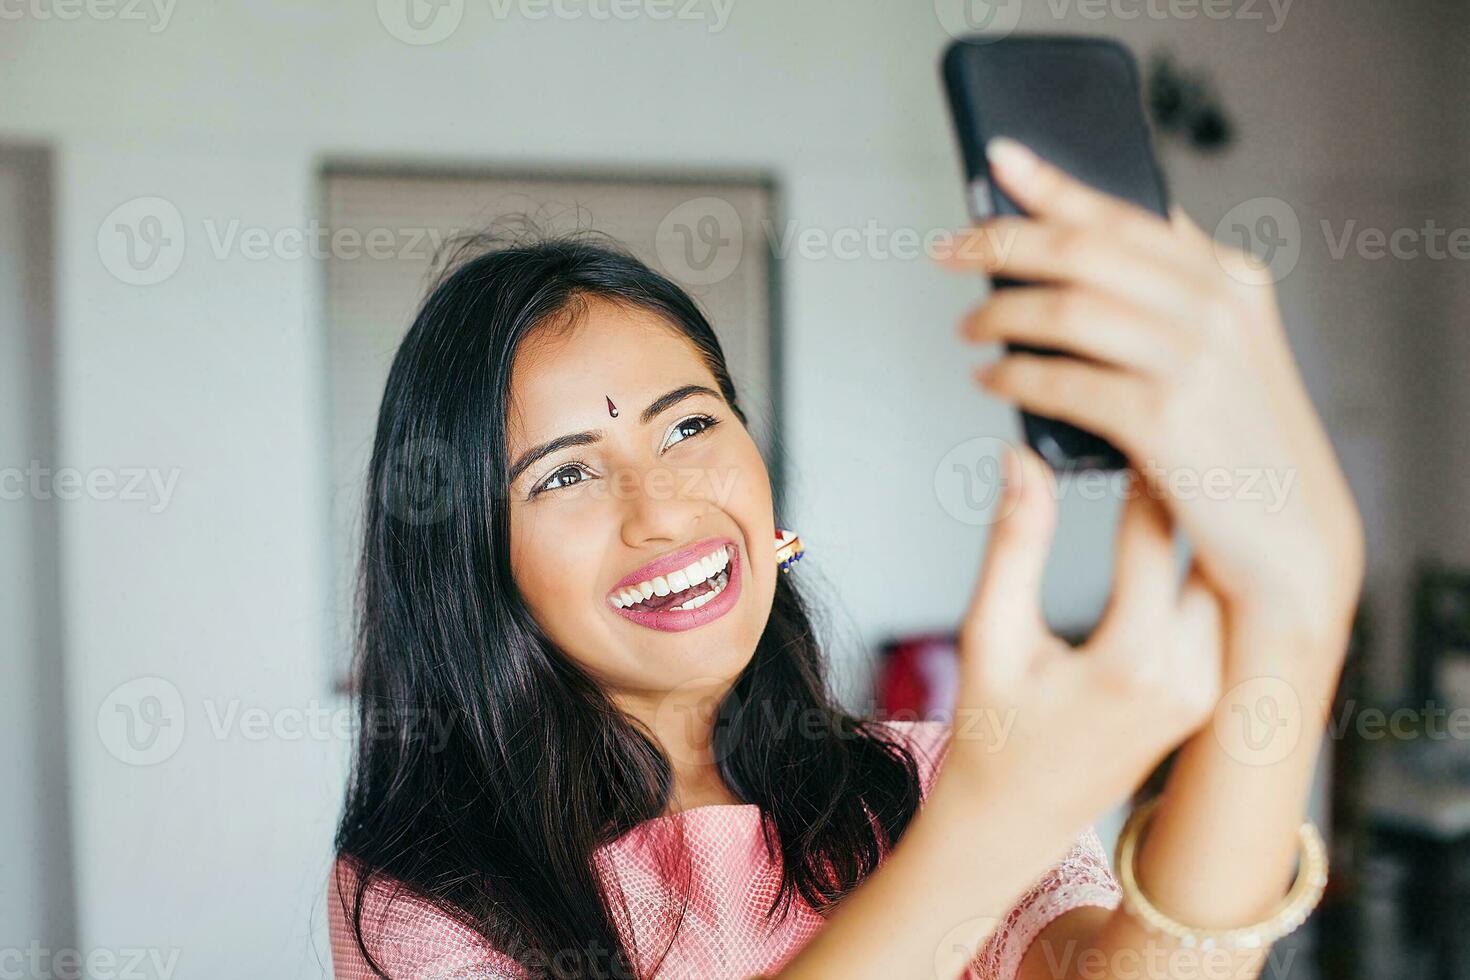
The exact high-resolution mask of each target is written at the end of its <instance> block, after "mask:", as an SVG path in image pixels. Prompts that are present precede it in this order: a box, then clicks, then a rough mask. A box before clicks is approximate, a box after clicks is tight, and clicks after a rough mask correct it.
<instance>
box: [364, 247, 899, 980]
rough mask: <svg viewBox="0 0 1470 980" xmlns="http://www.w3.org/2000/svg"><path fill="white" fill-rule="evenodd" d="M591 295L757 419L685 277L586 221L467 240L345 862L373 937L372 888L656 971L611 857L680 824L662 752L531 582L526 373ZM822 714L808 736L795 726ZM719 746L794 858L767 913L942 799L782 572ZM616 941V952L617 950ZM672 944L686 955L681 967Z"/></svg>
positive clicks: (393, 490) (437, 347) (403, 496)
mask: <svg viewBox="0 0 1470 980" xmlns="http://www.w3.org/2000/svg"><path fill="white" fill-rule="evenodd" d="M588 297H600V298H604V299H608V300H612V301H614V302H618V303H623V304H630V305H632V306H635V307H638V308H642V309H644V310H648V311H651V312H654V313H657V314H660V315H662V317H664V318H665V319H666V320H667V321H668V322H669V324H670V325H671V326H673V327H675V328H677V329H679V330H681V331H682V332H683V333H684V334H685V335H687V336H688V338H689V341H690V343H692V344H693V345H694V348H695V350H696V351H697V352H698V354H699V355H700V357H701V358H702V359H703V361H704V362H705V363H706V364H707V365H708V366H709V368H710V370H711V372H712V373H713V374H714V377H715V379H716V381H717V382H718V385H719V389H720V392H721V393H722V394H723V396H724V398H725V401H726V402H727V403H728V404H729V407H730V410H731V411H732V412H733V413H734V414H735V415H736V416H737V417H738V418H739V419H740V421H741V423H742V424H745V423H746V417H745V414H744V412H743V411H742V410H741V409H740V407H739V404H738V401H737V399H736V394H735V389H734V385H733V384H732V382H731V379H730V374H729V371H728V369H727V367H726V364H725V358H724V353H723V351H722V350H721V348H720V343H719V341H718V340H717V339H716V337H715V333H714V331H713V330H712V329H711V327H710V325H709V322H708V321H707V320H706V318H705V317H704V315H703V314H702V313H701V312H700V309H699V307H698V306H697V305H696V304H695V302H694V301H693V300H692V299H691V298H690V297H689V296H688V294H686V293H685V292H684V290H682V289H681V288H680V287H679V286H677V285H676V284H674V283H673V282H671V281H670V280H669V279H667V278H666V277H664V276H662V275H660V274H659V273H657V272H655V271H653V270H652V269H650V268H648V267H647V266H646V265H644V264H643V263H642V262H640V261H639V260H638V259H637V258H636V257H634V256H633V255H631V254H630V253H629V252H627V251H626V250H625V249H623V248H622V247H620V246H618V245H616V243H613V242H610V241H607V240H605V239H601V238H595V237H593V236H590V235H588V234H586V233H582V234H575V235H562V236H556V237H545V236H536V237H533V238H524V237H523V238H520V239H516V240H510V241H501V240H496V239H490V238H486V237H485V236H480V237H478V238H471V239H469V240H466V241H464V242H463V243H461V246H460V247H459V249H458V250H457V251H456V252H455V253H454V255H453V256H452V257H451V261H450V262H449V263H448V264H447V265H446V267H445V269H444V271H443V272H442V274H441V276H440V278H439V279H438V281H437V284H436V285H435V286H434V287H433V288H432V290H431V291H430V293H429V295H428V297H427V299H426V300H425V301H424V303H423V305H422V307H421V309H420V310H419V312H418V315H417V317H416V318H415V320H414V322H413V325H412V327H411V328H410V329H409V331H408V334H407V336H406V337H405V338H404V340H403V343H402V345H401V346H400V347H399V349H398V352H397V354H396V356H395V357H394V360H393V364H392V368H391V370H390V372H389V375H388V381H387V386H386V388H385V390H384V392H383V400H382V405H381V408H380V410H379V413H378V423H377V430H376V435H375V438H374V443H373V451H372V460H371V464H370V467H369V472H368V482H367V493H366V499H365V509H364V525H363V530H364V536H363V550H362V555H361V564H360V566H359V572H358V583H357V594H356V616H357V630H356V637H355V640H356V650H355V657H354V661H355V663H354V675H353V676H354V684H355V693H356V696H357V698H358V721H359V726H360V727H359V734H358V739H357V746H356V751H355V756H354V762H353V771H352V775H351V779H350V782H349V786H348V790H347V800H346V806H345V809H344V812H343V815H342V820H341V823H340V825H339V827H338V830H337V836H336V847H337V850H338V853H339V854H340V855H341V856H342V858H343V859H344V864H348V865H350V866H351V867H353V868H354V869H355V871H356V874H357V878H356V885H355V887H354V888H352V889H348V891H349V892H350V894H348V895H344V902H345V903H346V905H347V908H346V911H347V914H348V918H349V921H350V923H351V926H352V930H353V933H354V936H355V938H356V940H357V945H358V947H359V949H360V950H361V951H362V953H363V955H364V956H365V957H366V959H367V961H368V962H369V964H371V965H372V966H373V967H374V969H376V970H377V971H378V973H379V975H381V976H386V974H384V973H382V971H381V968H379V966H378V964H377V963H375V962H374V959H373V957H372V955H371V952H370V950H369V944H368V942H366V941H365V939H364V935H365V930H364V929H363V908H364V896H365V894H366V892H367V890H368V889H369V888H371V887H373V886H374V884H387V885H389V886H391V887H394V888H398V889H405V890H407V891H408V892H409V893H411V894H413V895H415V896H417V897H418V898H420V899H422V900H425V901H427V902H429V903H431V904H432V905H434V906H435V907H437V908H439V909H440V910H442V911H443V912H445V913H447V914H449V915H451V916H453V917H454V918H455V919H457V920H458V921H460V922H462V923H463V924H464V925H466V926H467V927H469V928H470V929H472V930H474V931H475V932H477V933H478V934H480V935H481V936H483V937H484V938H485V939H486V940H487V941H488V942H489V943H490V944H491V945H492V946H493V947H494V948H496V949H499V950H501V951H505V952H508V953H509V954H510V955H512V956H514V957H516V958H517V959H518V960H520V961H521V962H523V963H528V962H532V961H534V962H539V963H546V962H548V961H554V962H557V963H565V962H567V958H568V955H570V956H571V958H572V961H573V962H574V963H576V964H577V966H576V967H575V974H576V975H578V976H584V975H590V974H599V975H604V976H617V975H623V976H632V975H634V972H633V971H634V967H633V964H635V963H637V962H639V959H638V958H637V956H636V955H635V952H636V951H634V950H629V949H627V948H626V947H625V945H624V943H623V942H622V941H621V939H620V938H619V933H618V930H617V926H616V922H617V919H616V915H617V909H618V907H619V896H618V895H616V894H610V893H609V890H608V889H607V887H606V886H605V883H604V882H603V881H602V880H601V878H600V876H599V875H598V872H597V866H596V864H595V862H594V853H595V852H596V850H597V849H598V848H599V847H601V846H602V845H604V844H606V843H608V842H610V841H612V840H613V839H615V838H616V837H618V836H619V835H620V834H622V833H624V832H626V831H628V830H629V829H631V828H632V827H633V826H635V825H636V824H638V823H640V822H641V821H644V820H647V819H650V818H653V817H657V816H659V815H661V814H662V813H663V811H664V809H665V806H666V804H667V802H668V800H669V795H670V791H671V783H672V779H671V768H670V765H669V763H668V761H667V760H666V759H665V758H664V756H663V755H662V753H661V752H660V750H659V748H658V746H657V744H656V743H655V741H654V740H653V739H652V738H651V737H650V735H649V734H648V733H647V732H646V731H645V730H644V729H643V728H641V727H640V726H639V725H637V724H636V723H634V722H633V721H632V720H631V719H630V718H628V717H627V716H626V715H625V714H623V713H622V712H621V711H620V710H618V709H617V708H616V707H615V706H614V704H613V702H612V701H611V700H610V699H609V696H608V695H607V693H606V692H604V691H603V690H602V689H601V688H599V687H598V685H596V684H595V683H593V682H592V680H591V679H590V678H589V677H588V676H587V675H586V674H585V673H584V672H583V671H582V670H581V669H579V667H578V666H577V665H576V664H575V663H574V662H573V661H572V660H571V659H570V658H569V657H568V656H567V655H566V654H564V653H563V652H562V651H561V650H559V649H558V648H557V647H556V646H555V645H554V644H553V643H552V642H551V641H550V640H549V639H548V638H547V637H546V635H545V634H544V633H543V632H542V630H541V629H540V628H539V627H538V626H537V623H536V621H535V620H534V619H533V618H532V616H531V615H530V613H529V612H528V610H527V607H526V606H525V604H524V603H523V602H522V600H521V598H520V595H519V593H518V591H517V589H516V584H515V580H514V578H513V577H512V575H511V563H510V547H509V544H510V539H509V534H510V517H509V510H508V496H507V492H506V488H507V483H508V481H507V475H508V473H507V471H508V460H507V439H506V418H507V413H508V411H509V409H510V379H511V368H512V362H513V359H514V356H515V353H516V350H517V348H518V346H519V345H520V344H521V342H522V341H523V340H524V339H525V338H526V337H527V336H528V335H530V334H532V333H533V332H534V331H538V330H542V329H548V328H552V327H554V326H555V325H556V324H562V325H566V324H568V323H570V322H572V321H574V320H575V317H576V314H577V311H578V310H579V309H580V305H579V304H581V303H582V302H584V301H585V300H586V299H587V298H588ZM792 719H799V720H800V723H799V724H794V723H792ZM714 755H715V758H716V760H717V762H718V765H719V770H720V774H721V776H722V777H723V778H724V780H725V782H726V784H727V785H728V786H729V788H730V790H731V791H732V792H733V793H734V794H735V796H736V797H737V798H738V799H740V800H742V801H744V802H745V803H753V804H756V805H758V806H759V808H760V812H761V819H762V827H763V831H764V837H765V842H766V846H767V847H768V848H769V849H770V852H771V855H772V857H773V859H778V860H779V861H780V863H781V868H782V882H781V888H780V891H779V893H778V894H777V896H776V898H775V901H773V902H772V904H771V906H770V908H769V909H768V910H767V911H768V914H769V915H771V916H775V915H777V914H778V913H779V914H784V913H785V911H787V910H789V908H790V905H791V902H792V900H793V899H794V898H797V897H799V898H800V899H802V900H803V901H805V902H807V903H809V904H810V905H811V906H812V907H813V908H815V909H817V910H818V911H820V912H826V911H828V910H830V909H831V908H832V906H833V905H835V904H836V903H837V902H838V901H839V900H840V899H841V898H842V897H843V896H844V895H846V894H848V893H849V892H850V891H851V890H852V889H853V888H854V887H856V886H857V884H858V883H860V882H861V881H862V879H863V878H864V877H865V876H866V875H867V874H869V873H870V872H872V871H873V870H874V869H875V868H876V867H877V866H878V863H879V860H880V857H881V855H882V854H883V853H884V852H885V851H886V850H887V849H889V848H891V846H892V845H893V844H894V843H895V842H896V841H897V840H898V839H899V837H900V836H901V835H902V834H903V832H904V830H905V829H906V828H907V826H908V825H909V822H910V820H911V819H912V817H913V815H914V813H915V811H916V810H917V808H918V806H919V803H920V783H919V776H918V770H917V767H916V764H915V760H914V758H913V756H912V754H911V753H910V752H909V751H908V750H907V749H905V748H904V747H903V746H902V744H901V742H900V740H899V739H897V738H896V737H895V736H894V735H893V734H892V733H891V732H890V730H888V729H887V728H885V727H884V726H880V725H876V724H874V723H872V722H870V721H864V720H860V719H858V718H856V717H853V716H850V715H849V714H847V713H846V712H844V711H843V710H842V709H841V708H840V707H838V706H837V704H836V702H835V701H834V699H833V697H832V695H831V693H830V691H829V688H828V686H827V681H826V673H825V665H824V657H823V654H822V651H821V649H820V647H819V645H818V641H817V638H816V635H815V632H814V630H813V627H812V623H811V620H810V617H809V615H808V608H807V605H806V603H805V602H804V600H803V598H802V596H801V595H800V593H799V590H798V588H797V585H796V581H795V579H794V577H793V576H790V575H778V576H777V584H776V593H775V599H774V603H773V606H772V608H771V614H770V619H769V621H768V622H767V624H766V627H765V629H764V631H763V633H762V635H761V637H760V640H759V642H758V644H757V647H756V650H755V653H754V656H753V657H752V659H751V661H750V663H749V664H748V665H747V666H746V668H745V669H744V670H743V671H742V673H741V674H740V675H739V676H738V678H737V679H736V681H735V683H734V686H733V688H732V690H731V691H730V693H729V694H728V695H727V696H726V697H725V699H724V700H723V702H722V703H721V706H720V710H719V713H718V721H717V724H716V731H715V741H714ZM599 950H600V951H602V955H605V956H606V957H607V960H606V962H605V963H601V964H597V963H594V962H592V961H591V960H592V959H595V958H596V955H595V954H594V953H593V951H599ZM666 954H667V949H665V950H664V951H663V952H662V954H660V956H662V955H666Z"/></svg>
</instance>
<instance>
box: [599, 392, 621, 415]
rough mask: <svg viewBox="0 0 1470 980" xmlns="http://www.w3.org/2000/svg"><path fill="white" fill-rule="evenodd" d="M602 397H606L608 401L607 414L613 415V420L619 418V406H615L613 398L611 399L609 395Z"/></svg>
mask: <svg viewBox="0 0 1470 980" xmlns="http://www.w3.org/2000/svg"><path fill="white" fill-rule="evenodd" d="M602 397H604V398H606V399H607V414H609V415H611V416H612V417H613V418H617V417H618V406H616V405H614V404H613V400H612V398H611V397H609V396H607V395H603V396H602Z"/></svg>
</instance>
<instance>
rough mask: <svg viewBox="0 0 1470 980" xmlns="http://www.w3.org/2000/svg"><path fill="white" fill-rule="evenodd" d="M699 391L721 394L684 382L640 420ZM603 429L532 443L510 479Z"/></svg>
mask: <svg viewBox="0 0 1470 980" xmlns="http://www.w3.org/2000/svg"><path fill="white" fill-rule="evenodd" d="M695 395H710V396H712V397H715V398H720V397H721V395H720V393H719V392H718V391H715V390H714V389H713V388H710V387H709V386H707V385H680V386H679V387H678V388H675V389H674V390H673V391H669V392H665V393H664V394H662V395H659V396H658V397H657V398H655V399H654V400H653V401H651V402H649V404H648V407H647V408H645V409H644V410H643V411H642V413H640V414H639V416H638V423H639V424H640V425H647V424H648V423H649V422H652V421H653V420H654V419H656V418H658V417H659V416H660V415H662V414H663V413H664V412H666V411H668V410H669V409H670V408H671V407H673V406H674V405H677V404H678V403H679V402H681V401H683V400H684V399H686V398H693V397H694V396H695ZM603 432H604V430H602V429H593V430H592V431H590V432H573V433H570V434H568V435H564V436H557V437H556V438H555V439H552V440H551V441H550V442H543V443H542V444H541V445H539V446H533V447H531V448H530V449H528V450H526V451H525V452H523V453H521V455H520V457H519V458H518V459H517V460H516V461H515V465H513V466H512V467H511V468H510V479H509V480H508V481H507V483H515V482H516V480H517V479H519V478H520V475H521V474H522V473H524V472H525V471H526V469H527V468H528V467H530V466H532V465H534V464H535V463H536V462H537V461H538V460H541V459H544V458H546V457H547V456H550V455H551V454H552V453H555V452H560V451H561V450H563V449H570V448H572V447H573V446H589V445H592V444H593V443H596V442H599V441H601V439H602V436H603Z"/></svg>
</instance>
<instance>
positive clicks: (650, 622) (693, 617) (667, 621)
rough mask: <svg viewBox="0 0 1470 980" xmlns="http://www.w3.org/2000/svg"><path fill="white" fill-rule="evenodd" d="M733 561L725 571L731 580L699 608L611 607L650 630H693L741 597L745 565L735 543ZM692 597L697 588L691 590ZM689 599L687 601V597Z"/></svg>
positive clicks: (712, 619) (677, 631)
mask: <svg viewBox="0 0 1470 980" xmlns="http://www.w3.org/2000/svg"><path fill="white" fill-rule="evenodd" d="M729 552H730V564H729V565H728V566H727V568H726V572H727V573H728V575H729V577H730V581H729V582H728V583H727V584H726V585H725V588H724V590H723V591H721V592H720V594H719V595H717V596H715V597H714V598H713V599H711V600H710V601H709V602H706V603H705V604H704V605H702V606H700V607H699V608H698V609H652V610H650V609H637V608H634V607H631V606H630V607H628V608H625V609H616V608H613V607H612V606H609V607H608V608H610V609H612V611H613V612H615V613H617V614H618V615H619V616H622V617H623V618H624V619H629V620H632V621H633V622H635V623H637V624H638V625H639V626H647V627H648V628H649V629H655V630H659V631H660V632H664V633H681V632H683V631H684V630H692V629H695V628H696V627H699V626H703V625H704V624H705V623H710V622H713V621H715V620H716V619H719V618H720V617H721V616H723V615H725V613H727V612H729V611H730V610H731V609H734V608H735V603H736V601H737V600H738V599H739V598H740V586H741V584H742V581H743V579H744V577H745V575H744V567H743V563H742V561H741V556H740V549H739V548H738V547H736V546H735V545H734V544H731V545H730V546H729ZM688 591H689V592H690V593H691V598H692V595H693V591H694V590H692V589H691V590H688ZM686 601H687V600H686Z"/></svg>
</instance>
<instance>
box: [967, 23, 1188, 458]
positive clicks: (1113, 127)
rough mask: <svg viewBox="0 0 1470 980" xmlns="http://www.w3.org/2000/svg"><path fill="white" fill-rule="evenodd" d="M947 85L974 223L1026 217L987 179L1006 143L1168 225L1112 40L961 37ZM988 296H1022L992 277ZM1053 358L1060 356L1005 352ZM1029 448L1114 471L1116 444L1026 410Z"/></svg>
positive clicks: (1137, 94) (1143, 123)
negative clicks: (989, 151)
mask: <svg viewBox="0 0 1470 980" xmlns="http://www.w3.org/2000/svg"><path fill="white" fill-rule="evenodd" d="M943 74H944V86H945V90H946V92H947V94H948V96H949V108H950V114H951V116H952V117H953V120H954V126H955V133H956V135H957V136H958V137H959V145H960V154H961V157H962V158H963V164H964V169H965V178H966V180H967V181H968V182H969V194H968V203H969V207H970V217H971V219H972V220H974V221H980V220H982V219H984V218H987V217H990V216H991V215H992V214H1002V215H1004V214H1011V215H1015V214H1024V213H1025V212H1024V211H1022V210H1021V209H1020V208H1019V207H1018V206H1017V205H1016V203H1015V202H1014V201H1012V200H1011V199H1010V198H1009V197H1007V196H1006V194H1005V192H1004V191H1002V190H1001V189H1000V188H999V187H998V186H996V185H994V184H993V183H992V182H991V180H990V167H989V165H988V163H987V162H986V158H985V144H986V142H987V141H988V140H989V139H990V138H991V137H992V136H1000V135H1005V136H1010V137H1013V138H1015V139H1017V140H1019V141H1021V142H1022V143H1024V144H1026V145H1027V146H1029V147H1030V148H1031V149H1033V150H1035V151H1036V152H1037V153H1038V154H1039V155H1040V156H1041V157H1042V158H1044V159H1046V160H1049V161H1051V162H1052V163H1053V164H1055V165H1057V166H1059V167H1061V168H1062V169H1063V170H1065V171H1066V172H1068V173H1070V174H1072V175H1073V176H1074V177H1076V178H1078V179H1079V180H1081V181H1083V182H1085V183H1087V184H1090V185H1092V186H1093V187H1096V188H1098V189H1099V190H1102V191H1105V192H1106V193H1109V194H1113V195H1115V196H1117V197H1121V198H1124V199H1126V200H1129V201H1132V202H1134V203H1135V204H1138V205H1141V206H1142V207H1145V208H1148V209H1149V210H1151V211H1153V212H1155V213H1156V214H1158V215H1160V216H1162V217H1167V216H1168V211H1169V204H1168V192H1167V190H1166V188H1165V185H1164V177H1163V172H1162V171H1161V169H1160V167H1159V165H1158V161H1157V159H1156V158H1155V156H1154V152H1153V139H1152V132H1151V130H1150V129H1149V125H1148V118H1147V116H1146V115H1145V114H1144V110H1143V97H1142V90H1141V86H1140V81H1139V75H1138V65H1137V62H1136V61H1135V60H1134V58H1133V55H1132V53H1131V52H1129V50H1128V49H1127V48H1125V47H1124V46H1123V45H1121V44H1119V43H1118V42H1117V41H1114V40H1112V39H1110V38H1102V37H1088V36H1082V35H1072V34H1068V35H1053V34H1011V35H1006V36H1003V37H994V36H988V35H975V36H973V37H967V38H961V39H959V40H957V41H955V42H954V43H952V44H951V45H950V46H949V47H948V48H947V49H946V50H945V52H944V61H943ZM991 286H992V288H995V289H1002V288H1025V287H1026V284H1025V283H1023V282H1018V281H1016V280H1013V279H1006V278H1004V277H995V278H993V279H992V281H991ZM1007 347H1008V348H1009V349H1010V350H1025V351H1032V352H1035V353H1041V354H1049V355H1053V356H1066V355H1062V354H1060V352H1058V351H1054V350H1047V349H1042V348H1036V347H1030V346H1026V345H1021V344H1008V345H1007ZM1021 423H1022V429H1023V431H1024V433H1025V436H1026V442H1027V444H1029V445H1030V446H1031V448H1032V449H1034V450H1036V452H1037V453H1038V454H1040V455H1041V457H1042V458H1043V459H1045V460H1046V461H1047V462H1048V463H1050V464H1051V466H1052V468H1053V469H1057V470H1078V469H1095V470H1118V469H1121V468H1123V467H1124V466H1126V465H1127V462H1128V461H1127V459H1126V457H1125V456H1124V455H1123V454H1122V453H1121V452H1120V451H1119V450H1118V449H1117V448H1116V447H1115V446H1113V444H1112V443H1110V442H1108V441H1107V440H1106V439H1103V438H1102V437H1101V436H1098V435H1096V434H1094V433H1091V432H1086V431H1084V430H1082V429H1079V428H1078V427H1076V426H1074V425H1071V424H1069V423H1066V422H1062V421H1059V420H1057V419H1050V418H1044V417H1041V416H1038V415H1033V414H1032V413H1030V412H1023V413H1022V415H1021Z"/></svg>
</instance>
